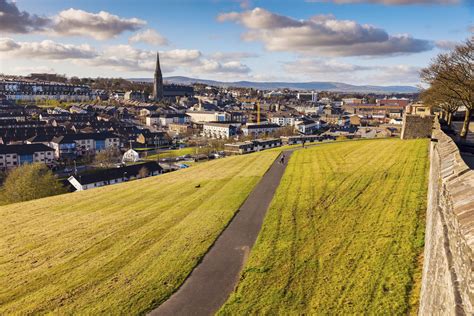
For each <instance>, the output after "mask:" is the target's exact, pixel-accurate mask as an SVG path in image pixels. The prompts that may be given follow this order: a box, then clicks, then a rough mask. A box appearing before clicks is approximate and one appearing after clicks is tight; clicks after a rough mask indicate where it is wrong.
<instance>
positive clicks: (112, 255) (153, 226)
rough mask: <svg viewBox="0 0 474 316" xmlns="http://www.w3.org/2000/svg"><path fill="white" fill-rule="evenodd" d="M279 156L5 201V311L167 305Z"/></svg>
mask: <svg viewBox="0 0 474 316" xmlns="http://www.w3.org/2000/svg"><path fill="white" fill-rule="evenodd" d="M277 155H278V152H262V153H258V154H251V155H246V156H240V157H230V158H226V159H222V160H216V161H211V162H209V163H206V164H202V165H199V166H196V167H193V168H191V169H186V170H181V171H178V172H175V173H171V174H165V175H162V176H158V177H153V178H148V179H143V180H137V181H133V182H130V183H124V184H118V185H112V186H108V187H105V188H99V189H94V190H90V191H84V192H80V193H72V194H66V195H61V196H56V197H50V198H46V199H40V200H36V201H31V202H25V203H19V204H12V205H8V206H3V207H0V218H1V221H0V231H1V232H2V234H1V235H0V314H8V313H21V314H25V313H45V312H54V313H57V314H70V313H75V314H97V313H107V314H126V315H128V314H137V313H141V312H144V311H147V310H149V309H150V308H152V307H153V306H157V305H158V304H159V303H161V302H162V301H163V300H165V299H166V298H167V297H168V296H169V295H170V294H171V293H172V292H173V291H175V290H176V289H177V287H178V286H179V285H180V284H181V283H182V282H183V281H184V279H185V278H186V276H187V275H188V274H189V273H190V272H191V270H192V269H193V267H194V266H195V265H196V264H197V263H198V261H199V260H200V258H201V257H202V256H203V255H204V253H205V252H206V251H207V249H208V248H209V247H210V245H211V244H212V243H213V241H214V240H215V238H216V237H217V236H218V234H219V233H220V232H221V231H222V229H223V228H224V227H225V226H226V224H227V223H228V222H229V220H230V219H231V218H232V216H233V215H234V213H235V211H236V210H237V209H238V207H239V205H240V204H241V203H242V202H243V201H244V200H245V198H246V197H247V195H248V193H249V192H250V191H251V190H252V188H253V187H254V185H255V184H256V183H257V182H258V180H259V179H260V177H261V176H262V175H263V173H264V172H265V171H266V170H267V169H268V167H269V166H270V164H271V163H272V161H273V160H274V159H275V157H276V156H277ZM196 184H201V188H195V185H196Z"/></svg>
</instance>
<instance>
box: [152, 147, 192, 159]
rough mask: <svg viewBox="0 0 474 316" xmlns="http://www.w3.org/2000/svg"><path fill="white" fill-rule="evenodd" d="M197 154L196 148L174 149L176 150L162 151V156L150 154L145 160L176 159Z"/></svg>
mask: <svg viewBox="0 0 474 316" xmlns="http://www.w3.org/2000/svg"><path fill="white" fill-rule="evenodd" d="M195 154H196V148H195V147H185V148H180V149H174V150H165V151H161V152H160V154H159V155H158V154H148V155H147V156H146V157H145V159H147V160H156V159H157V158H158V156H159V158H160V159H163V158H175V157H179V156H184V155H195Z"/></svg>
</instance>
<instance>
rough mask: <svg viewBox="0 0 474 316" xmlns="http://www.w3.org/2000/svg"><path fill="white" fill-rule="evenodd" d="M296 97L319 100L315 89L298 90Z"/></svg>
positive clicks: (303, 99) (311, 100) (313, 100)
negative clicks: (307, 90) (309, 90)
mask: <svg viewBox="0 0 474 316" xmlns="http://www.w3.org/2000/svg"><path fill="white" fill-rule="evenodd" d="M296 98H297V99H298V100H301V101H309V102H318V93H317V92H314V91H311V92H298V93H297V94H296Z"/></svg>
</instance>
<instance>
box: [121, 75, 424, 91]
mask: <svg viewBox="0 0 474 316" xmlns="http://www.w3.org/2000/svg"><path fill="white" fill-rule="evenodd" d="M129 80H132V81H145V82H147V81H153V79H152V78H130V79H129ZM163 80H164V81H165V82H168V83H175V84H185V85H190V84H193V83H201V84H206V85H210V86H218V87H242V88H254V89H261V90H274V89H284V88H287V89H292V90H316V91H332V92H354V93H417V92H418V91H419V90H418V88H416V87H413V86H371V85H363V86H356V85H351V84H347V83H342V82H319V81H312V82H255V81H235V82H225V81H215V80H206V79H197V78H189V77H182V76H174V77H165V78H164V79H163Z"/></svg>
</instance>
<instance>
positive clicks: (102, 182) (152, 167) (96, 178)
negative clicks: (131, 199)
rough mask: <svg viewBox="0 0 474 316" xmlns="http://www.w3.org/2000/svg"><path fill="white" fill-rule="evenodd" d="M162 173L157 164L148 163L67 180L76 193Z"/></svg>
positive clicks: (101, 171)
mask: <svg viewBox="0 0 474 316" xmlns="http://www.w3.org/2000/svg"><path fill="white" fill-rule="evenodd" d="M162 172H163V168H161V166H160V165H159V164H158V163H157V162H155V161H150V162H145V163H142V164H136V165H131V166H126V167H120V168H110V169H102V170H97V171H96V172H94V173H89V174H84V175H78V176H71V177H69V178H68V181H69V182H70V183H71V185H72V186H73V187H74V188H75V189H76V191H84V190H88V189H93V188H98V187H102V186H106V185H110V184H116V183H121V182H125V181H130V180H134V179H140V178H146V177H150V176H156V175H158V174H160V173H162Z"/></svg>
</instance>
